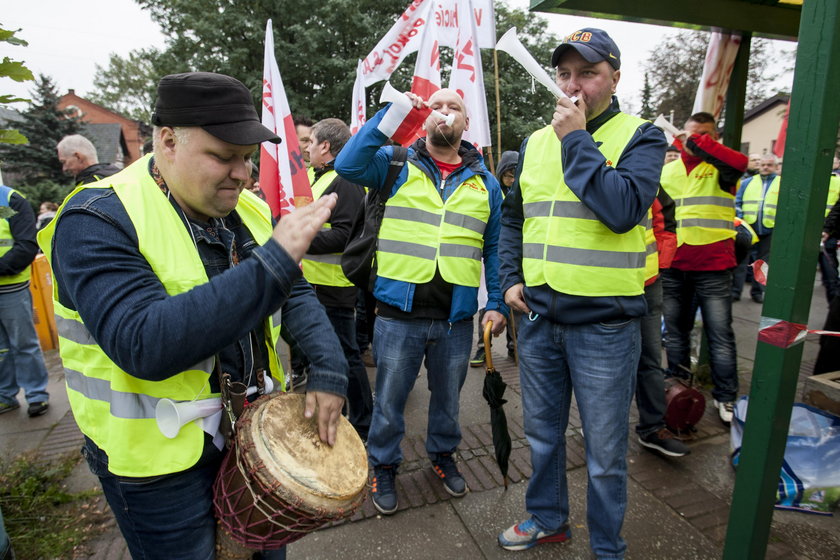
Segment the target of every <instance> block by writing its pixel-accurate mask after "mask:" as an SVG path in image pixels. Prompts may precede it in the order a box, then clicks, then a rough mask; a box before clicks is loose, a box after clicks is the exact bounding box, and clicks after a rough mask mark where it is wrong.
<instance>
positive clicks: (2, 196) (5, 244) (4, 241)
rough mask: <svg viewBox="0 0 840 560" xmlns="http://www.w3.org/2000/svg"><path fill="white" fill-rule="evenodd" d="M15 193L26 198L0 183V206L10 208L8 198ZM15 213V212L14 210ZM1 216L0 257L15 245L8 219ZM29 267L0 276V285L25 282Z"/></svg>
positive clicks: (28, 275)
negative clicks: (15, 272)
mask: <svg viewBox="0 0 840 560" xmlns="http://www.w3.org/2000/svg"><path fill="white" fill-rule="evenodd" d="M14 193H17V194H19V195H20V196H21V197H23V198H26V197H25V196H23V194H21V193H20V192H18V191H16V190H15V189H13V188H11V187H7V186H5V185H0V208H8V209H9V210H12V207H11V206H9V199H11V198H12V194H14ZM15 213H17V212H15ZM10 218H11V216H9V217H8V218H3V219H0V257H2V256H3V255H5V254H6V253H8V252H9V251H11V250H12V247H14V245H15V238H14V237H13V236H12V230H11V229H10V228H9V219H10ZM30 271H31V267H28V266H27V267H26V268H24V269H23V270H21V271H20V272H18V273H17V274H13V275H11V276H0V286H8V285H10V284H20V283H21V282H27V281H28V280H29V277H30V274H31V272H30Z"/></svg>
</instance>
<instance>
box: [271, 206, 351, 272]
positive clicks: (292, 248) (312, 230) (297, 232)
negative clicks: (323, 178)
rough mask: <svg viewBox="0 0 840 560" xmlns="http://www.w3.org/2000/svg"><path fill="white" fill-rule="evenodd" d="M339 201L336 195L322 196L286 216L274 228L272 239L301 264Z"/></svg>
mask: <svg viewBox="0 0 840 560" xmlns="http://www.w3.org/2000/svg"><path fill="white" fill-rule="evenodd" d="M337 200H338V195H336V194H335V193H330V194H328V195H326V196H322V197H321V198H319V199H318V200H316V201H315V202H313V203H311V204H308V205H306V206H302V207H301V208H297V209H296V210H295V211H294V212H292V213H290V214H286V215H285V216H283V218H281V219H280V221H279V222H277V225H276V226H274V233H273V234H272V237H273V238H274V240H275V241H276V242H277V243H279V244H280V246H281V247H283V249H285V250H286V252H287V253H289V256H290V257H292V258H293V259H294V260H295V262H296V263H300V260H301V259H302V258H303V255H304V254H306V250H307V249H309V244H310V243H312V240H313V239H315V235H317V233H318V232H319V231H321V226H323V225H324V223H325V222H326V221H327V220H328V219H329V218H330V213H331V212H332V210H333V208H335V203H336V201H337Z"/></svg>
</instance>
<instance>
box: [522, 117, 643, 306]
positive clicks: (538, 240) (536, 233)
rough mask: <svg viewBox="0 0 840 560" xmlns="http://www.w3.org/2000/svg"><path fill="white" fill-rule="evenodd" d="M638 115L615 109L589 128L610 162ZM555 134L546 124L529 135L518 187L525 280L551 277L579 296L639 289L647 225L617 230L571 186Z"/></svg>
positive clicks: (544, 280)
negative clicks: (625, 230)
mask: <svg viewBox="0 0 840 560" xmlns="http://www.w3.org/2000/svg"><path fill="white" fill-rule="evenodd" d="M644 122H645V121H643V120H642V119H639V118H636V117H632V116H630V115H626V114H624V113H619V114H617V115H616V116H614V117H613V118H611V119H610V120H608V121H607V122H606V123H604V124H603V125H602V126H601V127H600V128H599V129H598V130H597V131H596V132H595V134H593V139H594V140H595V141H596V142H599V143H600V145H599V148H598V149H599V150H600V151H601V153H602V154H603V155H604V157H605V158H606V160H607V161H606V164H607V165H609V166H615V165H616V164H617V163H618V160H619V158H620V157H621V154H622V153H623V152H624V149H625V148H626V147H627V144H629V143H630V140H631V139H632V138H633V136H634V135H635V134H636V131H637V130H638V128H639V126H641V125H642V123H644ZM561 155H562V151H561V145H560V141H559V140H558V139H557V136H556V135H555V133H554V129H553V128H552V127H551V126H547V127H545V128H543V129H541V130H538V131H537V132H535V133H534V134H532V135H531V138H530V139H529V140H528V144H527V147H526V149H525V155H524V159H523V167H522V172H521V174H520V178H519V184H520V188H521V191H522V197H523V199H522V202H523V204H522V209H523V213H524V216H525V223H524V225H523V229H522V232H523V259H522V268H523V272H524V275H525V283H526V285H528V286H539V285H542V284H546V283H547V284H548V285H549V286H550V287H551V288H552V289H553V290H556V291H558V292H562V293H566V294H573V295H580V296H588V297H595V296H617V295H622V296H624V295H626V296H631V295H639V294H642V293H643V292H644V281H645V278H644V276H645V264H646V260H647V258H648V251H647V248H646V242H645V225H644V223H642V224H639V225H637V226H636V227H634V228H633V229H632V230H630V231H629V232H627V233H623V234H617V233H614V232H613V231H611V230H610V229H609V228H607V227H606V226H605V225H604V224H603V223H601V221H600V220H598V218H597V216H596V215H595V214H594V212H592V210H590V209H589V208H588V207H587V206H586V205H585V204H583V203H582V202H581V201H580V199H578V198H577V196H575V194H574V193H573V192H572V191H571V189H569V187H568V186H567V185H566V183H565V181H564V179H563V165H562V161H561Z"/></svg>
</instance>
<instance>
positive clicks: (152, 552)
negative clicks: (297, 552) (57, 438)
mask: <svg viewBox="0 0 840 560" xmlns="http://www.w3.org/2000/svg"><path fill="white" fill-rule="evenodd" d="M82 454H83V455H84V456H85V459H87V463H88V466H89V467H90V470H91V472H92V473H93V474H95V475H96V476H97V477H99V482H100V483H101V484H102V490H103V492H104V494H105V499H106V500H108V505H109V506H111V511H113V512H114V517H115V518H116V520H117V524H118V525H119V527H120V531H121V532H122V535H123V537H124V538H125V542H126V544H127V545H128V550H129V552H130V553H131V557H132V558H134V559H135V560H140V559H143V560H155V559H160V560H166V559H169V560H178V559H183V560H213V558H215V556H216V550H215V549H216V520H215V518H214V517H213V481H214V480H215V479H216V473H217V472H218V471H219V464H220V462H219V461H212V462H210V463H209V464H206V465H203V466H201V467H197V468H194V469H192V470H189V471H184V472H180V473H174V474H168V475H163V476H151V477H147V478H131V477H124V476H116V475H114V474H111V473H110V472H109V471H108V459H107V455H106V454H105V452H104V451H102V450H101V449H99V448H98V447H97V446H96V445H95V444H94V443H93V442H92V441H90V440H89V439H88V438H85V446H84V447H83V448H82ZM261 554H262V558H265V559H266V560H285V558H286V548H285V547H283V548H282V549H280V550H274V551H271V552H263V553H261Z"/></svg>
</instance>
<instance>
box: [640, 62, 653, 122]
mask: <svg viewBox="0 0 840 560" xmlns="http://www.w3.org/2000/svg"><path fill="white" fill-rule="evenodd" d="M652 97H653V89H652V88H651V87H650V79H649V78H648V73H647V72H645V84H644V85H643V86H642V107H641V109H639V116H640V117H642V118H643V119H647V120H649V121H652V120H653V119H655V118H656V114H655V113H654V110H653V106H652V105H651V103H650V102H651V98H652Z"/></svg>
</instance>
